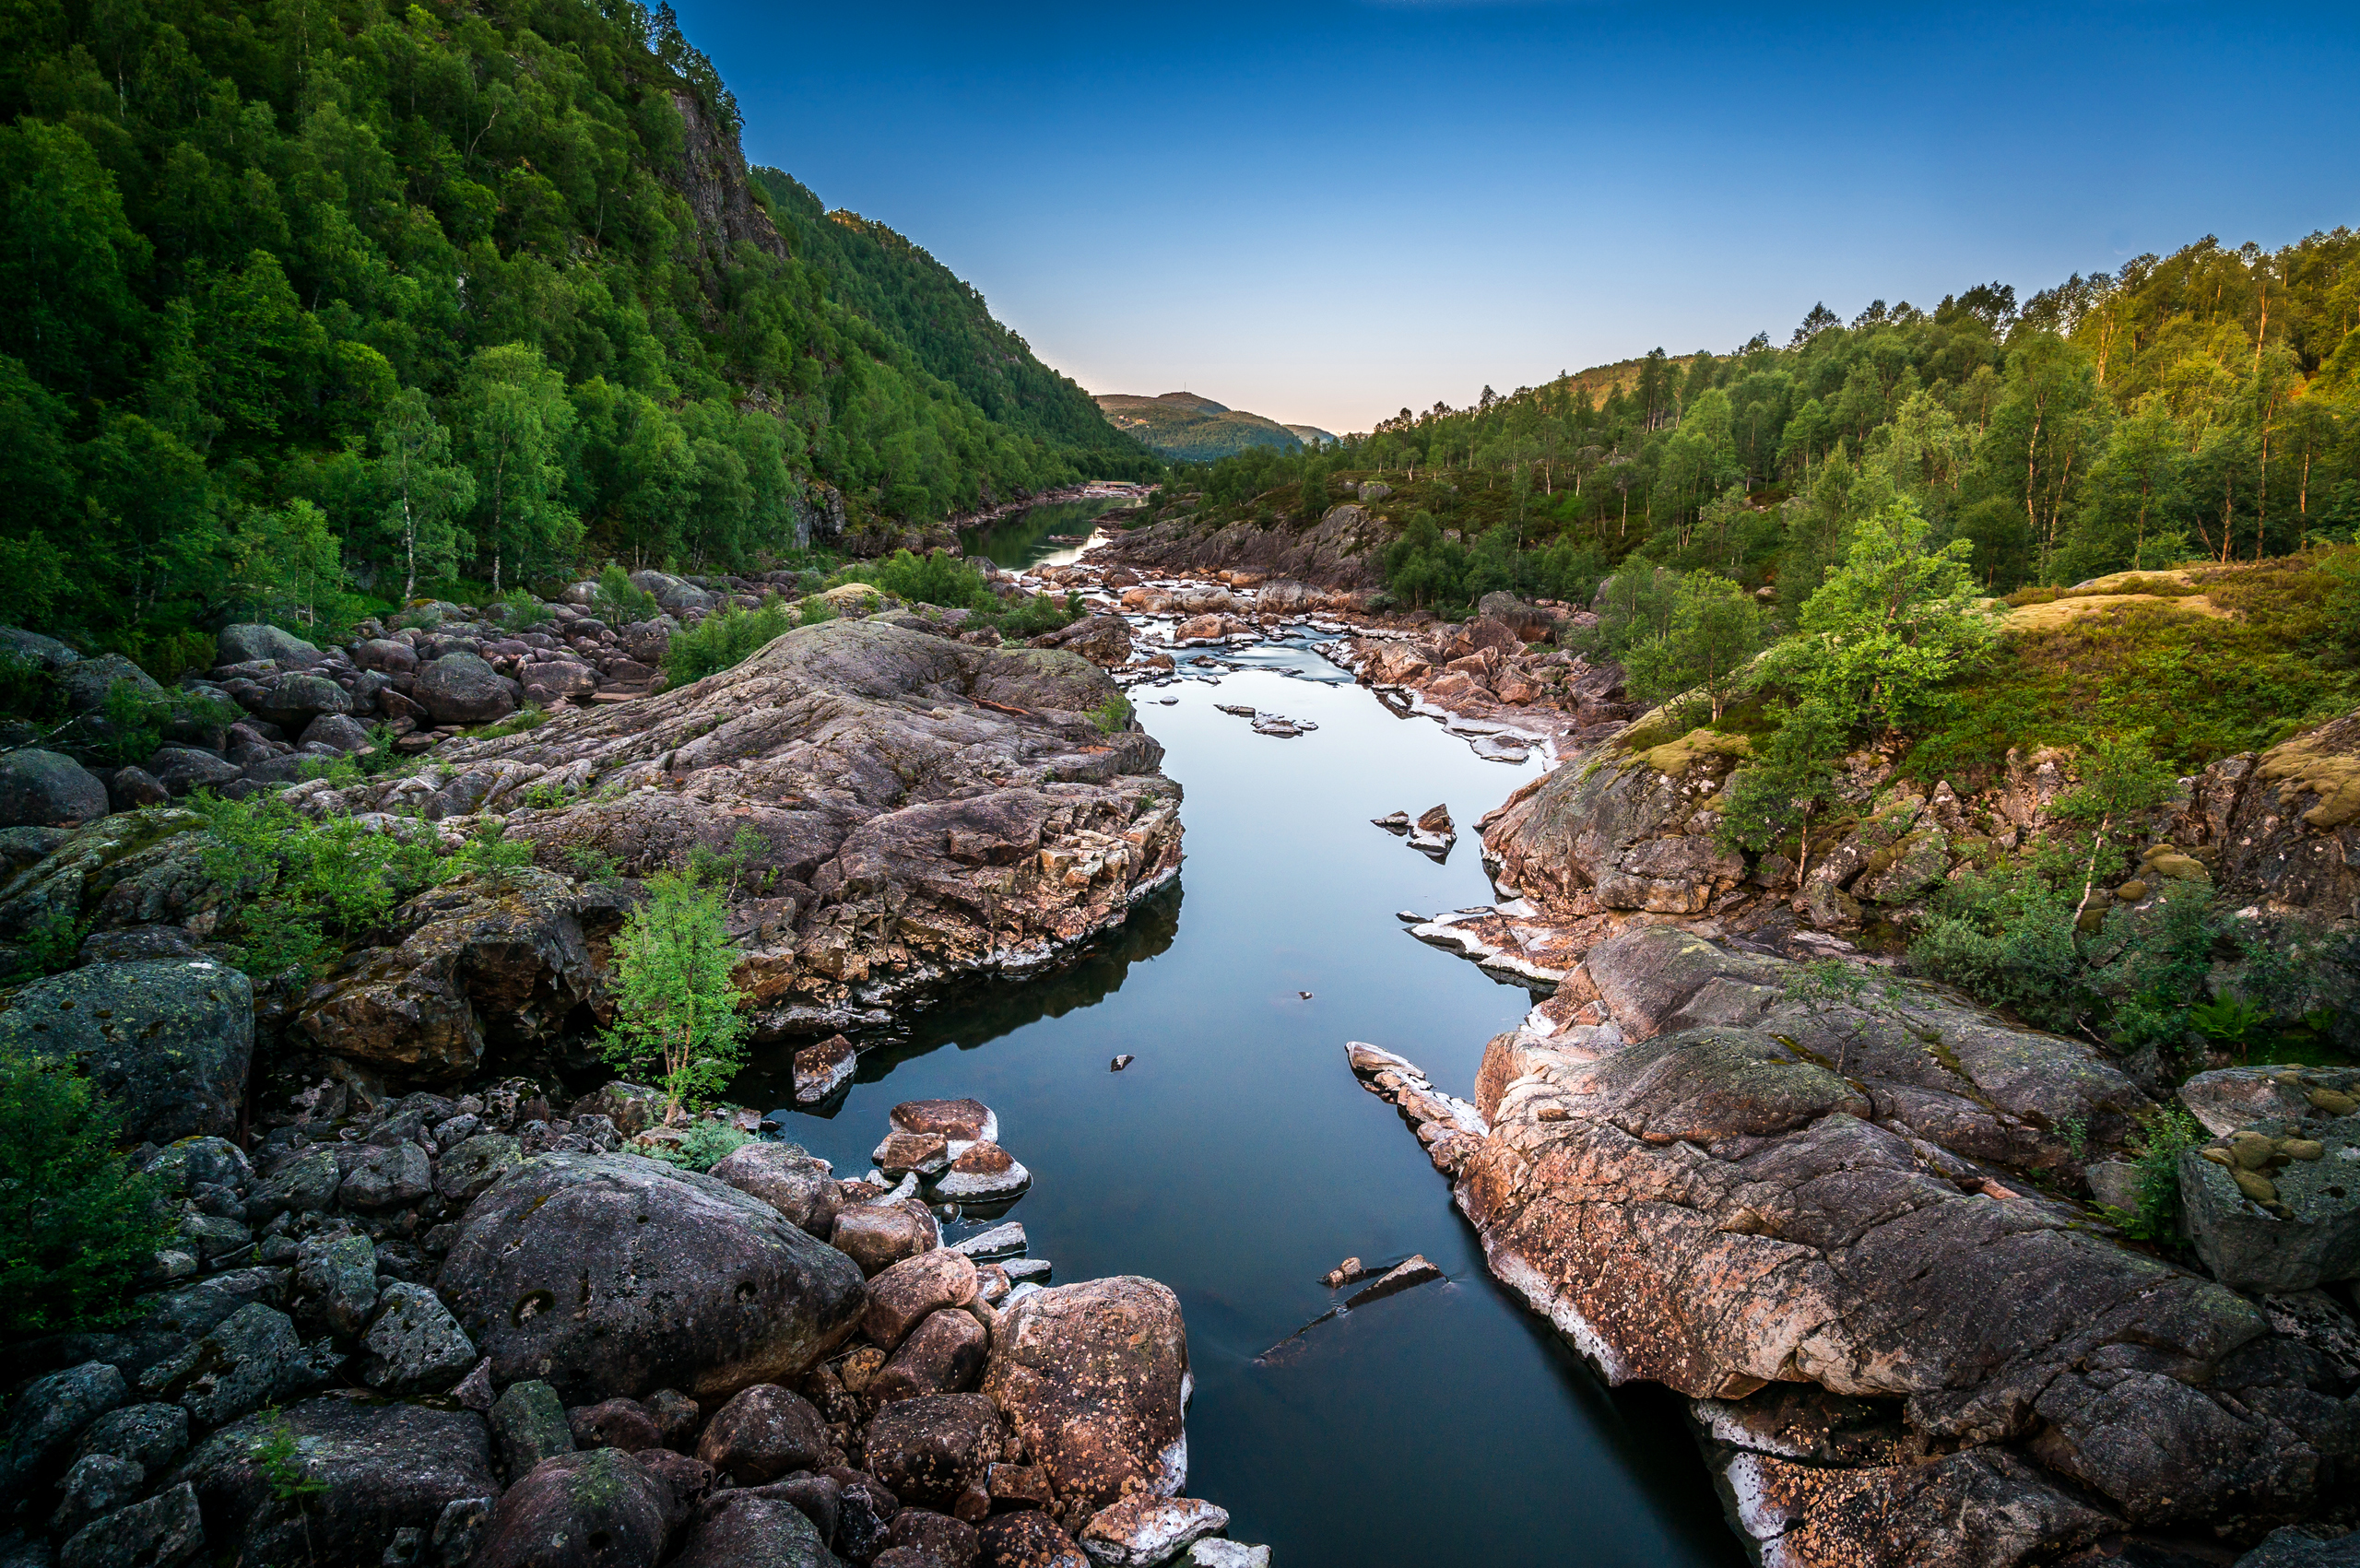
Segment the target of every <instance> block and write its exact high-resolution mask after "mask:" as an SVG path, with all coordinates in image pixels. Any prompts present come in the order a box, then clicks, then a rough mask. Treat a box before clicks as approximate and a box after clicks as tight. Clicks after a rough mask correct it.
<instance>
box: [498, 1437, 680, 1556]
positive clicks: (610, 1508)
mask: <svg viewBox="0 0 2360 1568" xmlns="http://www.w3.org/2000/svg"><path fill="white" fill-rule="evenodd" d="M672 1508H673V1496H672V1491H671V1488H669V1487H668V1486H667V1485H665V1483H664V1482H662V1481H660V1480H657V1479H656V1478H655V1476H654V1475H653V1474H652V1473H650V1471H649V1470H648V1469H647V1468H644V1467H643V1466H642V1465H640V1464H638V1463H637V1462H636V1461H634V1460H633V1459H632V1458H631V1456H630V1455H628V1454H625V1453H623V1452H622V1451H621V1450H620V1449H618V1448H593V1449H591V1450H589V1451H588V1452H586V1453H577V1454H561V1455H560V1456H557V1457H556V1458H554V1459H548V1460H544V1461H543V1462H542V1463H541V1464H540V1465H539V1466H538V1467H537V1468H535V1469H534V1470H533V1472H532V1474H530V1475H528V1476H525V1477H523V1478H521V1479H520V1480H517V1482H516V1483H515V1484H514V1485H513V1486H511V1487H510V1488H509V1489H508V1490H507V1491H505V1492H503V1493H501V1499H500V1505H499V1507H497V1508H495V1509H494V1510H493V1511H492V1515H491V1527H490V1532H489V1534H488V1535H487V1537H486V1539H485V1540H484V1543H483V1545H482V1547H481V1548H479V1549H478V1550H477V1552H476V1558H475V1563H474V1568H575V1565H577V1564H579V1565H581V1568H594V1565H604V1564H608V1563H612V1564H615V1565H616V1568H623V1565H625V1564H632V1563H643V1562H655V1560H656V1558H657V1557H658V1556H659V1555H660V1554H661V1553H662V1552H663V1550H664V1538H665V1536H666V1534H667V1526H668V1525H669V1524H670V1515H671V1513H672Z"/></svg>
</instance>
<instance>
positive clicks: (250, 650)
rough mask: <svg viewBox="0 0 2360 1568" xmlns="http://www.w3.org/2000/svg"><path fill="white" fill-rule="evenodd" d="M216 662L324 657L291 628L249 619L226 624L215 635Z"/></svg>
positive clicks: (300, 661)
mask: <svg viewBox="0 0 2360 1568" xmlns="http://www.w3.org/2000/svg"><path fill="white" fill-rule="evenodd" d="M213 645H214V647H215V649H216V650H217V652H216V654H215V655H214V662H215V663H216V664H217V665H243V664H252V663H254V661H256V660H258V659H275V660H277V662H278V663H280V664H283V665H308V664H312V663H313V662H315V661H316V660H318V659H320V658H321V657H323V655H322V654H321V653H320V651H319V649H317V648H315V647H313V645H312V644H311V643H306V642H304V641H303V639H301V637H298V636H296V635H295V633H293V632H292V631H281V630H280V629H279V628H277V627H276V626H263V625H258V624H254V623H248V624H244V625H240V626H225V627H223V628H222V629H221V631H220V632H219V633H218V635H216V636H215V638H214V640H213Z"/></svg>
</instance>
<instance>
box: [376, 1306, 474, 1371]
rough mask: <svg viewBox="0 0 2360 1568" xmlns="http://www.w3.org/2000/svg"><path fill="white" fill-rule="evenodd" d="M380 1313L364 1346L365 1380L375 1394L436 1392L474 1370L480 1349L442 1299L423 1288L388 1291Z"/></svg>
mask: <svg viewBox="0 0 2360 1568" xmlns="http://www.w3.org/2000/svg"><path fill="white" fill-rule="evenodd" d="M379 1305H380V1307H381V1309H382V1310H380V1311H379V1313H378V1315H377V1321H376V1322H375V1323H373V1324H372V1325H370V1326H369V1334H368V1338H365V1339H363V1340H362V1341H361V1344H362V1346H363V1348H365V1349H366V1350H368V1352H369V1361H368V1364H367V1366H366V1368H365V1369H364V1371H363V1373H362V1375H364V1376H365V1377H367V1378H368V1380H369V1383H370V1385H371V1386H372V1387H375V1388H394V1387H400V1388H432V1387H441V1386H446V1385H450V1384H452V1383H455V1382H456V1381H458V1379H459V1378H461V1377H463V1376H465V1375H466V1372H467V1369H468V1368H469V1367H472V1366H474V1365H475V1364H476V1348H475V1346H474V1345H473V1344H472V1343H471V1342H470V1341H469V1340H468V1338H467V1337H466V1334H465V1333H464V1332H462V1331H461V1329H460V1327H459V1325H458V1320H457V1319H455V1318H454V1317H453V1316H452V1315H451V1309H450V1308H448V1307H446V1306H444V1305H443V1302H442V1299H441V1298H440V1297H438V1296H436V1295H435V1293H434V1292H433V1291H430V1290H428V1289H427V1288H426V1287H425V1286H423V1285H412V1284H408V1283H406V1282H396V1283H395V1284H391V1285H388V1286H386V1287H385V1291H384V1295H383V1296H382V1297H381V1298H380V1300H379Z"/></svg>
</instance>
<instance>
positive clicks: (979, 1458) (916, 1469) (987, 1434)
mask: <svg viewBox="0 0 2360 1568" xmlns="http://www.w3.org/2000/svg"><path fill="white" fill-rule="evenodd" d="M861 1441H862V1444H863V1446H864V1449H865V1451H866V1453H867V1457H868V1469H869V1473H870V1474H872V1475H874V1476H875V1477H876V1478H877V1479H878V1480H880V1481H883V1482H884V1483H885V1485H886V1486H887V1487H889V1488H890V1489H891V1491H892V1493H893V1495H894V1496H895V1497H898V1498H900V1499H901V1500H902V1501H903V1502H904V1503H916V1504H917V1505H919V1506H920V1507H924V1508H937V1509H948V1508H949V1507H950V1505H951V1504H952V1503H954V1502H956V1501H957V1499H958V1497H959V1494H960V1493H961V1492H962V1491H966V1490H967V1489H968V1488H970V1487H972V1486H974V1485H976V1484H977V1483H978V1482H980V1481H981V1480H983V1479H984V1471H985V1468H987V1467H989V1466H991V1465H993V1464H995V1463H997V1461H998V1459H999V1456H1000V1424H999V1411H998V1410H997V1409H994V1408H993V1403H992V1401H991V1400H990V1399H987V1398H985V1397H984V1396H983V1395H981V1394H934V1395H927V1396H926V1397H920V1398H915V1399H902V1400H898V1401H896V1402H894V1403H892V1404H890V1405H887V1406H886V1407H885V1408H884V1409H880V1410H879V1411H878V1412H877V1414H876V1416H875V1417H874V1418H873V1419H872V1420H871V1421H869V1423H868V1429H867V1432H864V1433H862V1437H861Z"/></svg>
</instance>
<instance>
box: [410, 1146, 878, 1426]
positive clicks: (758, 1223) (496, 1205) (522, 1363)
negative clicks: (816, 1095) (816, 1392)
mask: <svg viewBox="0 0 2360 1568" xmlns="http://www.w3.org/2000/svg"><path fill="white" fill-rule="evenodd" d="M838 1225H839V1228H841V1226H842V1220H839V1221H838ZM442 1288H443V1293H444V1294H445V1295H446V1296H447V1297H448V1298H449V1300H450V1301H451V1303H452V1305H453V1307H454V1309H455V1311H456V1313H457V1315H458V1318H459V1322H460V1324H461V1326H463V1327H464V1328H466V1331H467V1332H468V1334H469V1335H470V1336H471V1337H472V1338H474V1339H475V1341H476V1343H477V1344H478V1345H479V1346H481V1347H482V1349H483V1350H484V1352H485V1353H486V1354H488V1355H490V1357H491V1359H492V1366H493V1376H494V1377H495V1378H499V1379H501V1380H503V1381H505V1380H506V1379H509V1378H519V1377H527V1376H532V1377H542V1378H546V1379H547V1380H548V1381H549V1382H550V1383H551V1384H553V1385H555V1386H556V1387H557V1388H558V1390H559V1391H560V1394H564V1393H568V1392H571V1393H573V1394H574V1395H576V1396H577V1397H581V1396H588V1395H596V1396H602V1397H603V1396H610V1395H614V1394H623V1395H626V1396H636V1395H640V1394H644V1393H647V1392H649V1391H651V1390H653V1389H655V1388H658V1387H665V1386H672V1387H678V1388H682V1389H685V1390H687V1391H689V1392H690V1393H692V1394H694V1395H696V1396H697V1397H699V1398H701V1399H709V1400H717V1399H722V1398H726V1397H728V1396H729V1395H731V1394H734V1393H736V1392H737V1390H738V1389H740V1388H745V1387H749V1386H750V1385H754V1384H757V1383H770V1382H777V1381H779V1380H781V1379H793V1378H796V1377H800V1376H801V1375H802V1374H803V1373H804V1372H806V1371H807V1370H808V1369H809V1367H810V1366H811V1365H812V1364H813V1363H814V1362H818V1361H819V1360H820V1358H821V1357H822V1356H824V1355H826V1354H827V1353H828V1352H829V1351H830V1350H833V1349H834V1348H835V1347H836V1346H837V1345H838V1344H839V1343H841V1342H842V1341H843V1339H844V1337H845V1336H846V1335H848V1334H850V1333H851V1332H852V1330H853V1328H854V1326H855V1324H856V1323H857V1322H858V1321H859V1316H860V1313H861V1310H862V1308H863V1306H864V1305H865V1304H866V1302H867V1295H866V1291H864V1289H863V1286H862V1282H861V1275H860V1270H859V1269H858V1268H857V1267H855V1265H854V1264H853V1262H852V1261H851V1260H850V1259H848V1258H846V1257H845V1256H844V1255H842V1254H841V1253H839V1252H837V1251H835V1250H834V1249H833V1248H832V1247H830V1246H828V1245H826V1244H823V1243H820V1242H818V1241H815V1240H814V1239H813V1238H811V1237H810V1236H808V1235H806V1234H805V1233H804V1232H802V1230H800V1229H799V1228H798V1227H796V1225H794V1224H793V1223H791V1222H790V1221H788V1220H786V1219H785V1218H784V1217H783V1216H781V1215H780V1213H779V1212H778V1210H776V1209H774V1208H772V1207H771V1206H770V1205H768V1204H766V1203H764V1202H762V1201H761V1199H759V1198H755V1197H748V1196H747V1195H746V1194H744V1193H741V1192H739V1191H737V1189H736V1188H734V1187H731V1186H727V1185H724V1184H722V1183H720V1182H716V1181H714V1179H713V1178H711V1177H710V1176H702V1175H695V1174H690V1173H684V1172H678V1171H674V1170H672V1169H670V1168H668V1167H667V1166H664V1165H660V1164H658V1163H656V1162H655V1161H650V1160H642V1159H639V1158H637V1157H635V1156H631V1155H619V1154H548V1155H543V1156H541V1157H540V1158H539V1159H537V1160H534V1161H529V1162H528V1163H526V1164H525V1165H523V1166H520V1167H519V1168H518V1169H516V1170H515V1171H513V1172H512V1173H510V1174H509V1175H507V1176H506V1177H504V1178H502V1179H501V1182H500V1184H499V1185H497V1186H495V1187H494V1188H492V1189H491V1191H490V1192H488V1193H486V1194H485V1195H484V1196H483V1197H479V1198H478V1199H477V1200H476V1202H475V1204H474V1206H473V1207H472V1208H469V1209H468V1210H467V1216H466V1222H465V1225H464V1226H463V1228H462V1229H461V1231H460V1233H459V1239H458V1241H457V1242H456V1243H455V1244H453V1246H452V1248H451V1252H450V1255H449V1256H448V1257H446V1258H445V1259H444V1261H443V1276H442Z"/></svg>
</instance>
